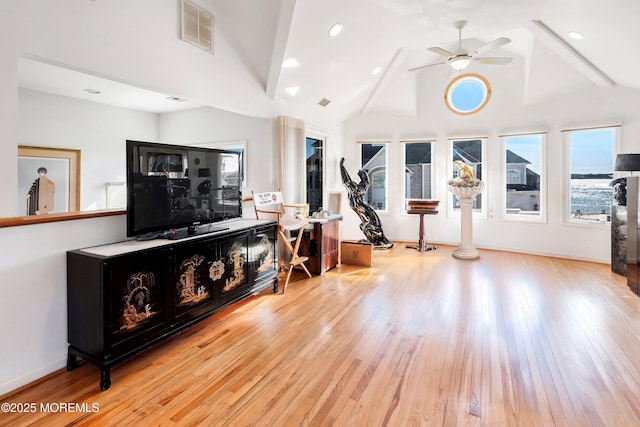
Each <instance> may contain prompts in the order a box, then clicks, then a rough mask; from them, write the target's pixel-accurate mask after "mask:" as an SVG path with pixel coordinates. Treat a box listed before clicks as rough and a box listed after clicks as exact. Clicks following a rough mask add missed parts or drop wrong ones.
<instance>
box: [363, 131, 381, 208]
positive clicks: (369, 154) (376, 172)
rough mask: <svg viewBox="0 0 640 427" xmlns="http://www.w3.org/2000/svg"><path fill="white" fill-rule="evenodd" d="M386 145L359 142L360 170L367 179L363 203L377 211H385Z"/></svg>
mask: <svg viewBox="0 0 640 427" xmlns="http://www.w3.org/2000/svg"><path fill="white" fill-rule="evenodd" d="M387 145H388V141H382V142H362V141H361V142H360V155H361V156H360V159H361V163H360V168H361V169H362V170H364V171H365V172H366V173H367V175H368V179H369V188H368V189H367V192H366V193H365V202H367V203H368V204H369V205H371V207H373V208H374V209H375V210H378V211H384V210H386V209H387Z"/></svg>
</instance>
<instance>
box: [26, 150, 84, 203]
mask: <svg viewBox="0 0 640 427" xmlns="http://www.w3.org/2000/svg"><path fill="white" fill-rule="evenodd" d="M18 209H19V212H17V214H18V215H46V214H49V213H63V212H77V211H79V210H80V150H71V149H63V148H48V147H29V146H23V145H20V146H18Z"/></svg>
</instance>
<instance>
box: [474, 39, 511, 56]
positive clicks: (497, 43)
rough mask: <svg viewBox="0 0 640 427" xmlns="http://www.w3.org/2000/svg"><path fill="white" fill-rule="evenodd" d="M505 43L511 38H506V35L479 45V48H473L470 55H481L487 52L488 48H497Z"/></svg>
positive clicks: (509, 41)
mask: <svg viewBox="0 0 640 427" xmlns="http://www.w3.org/2000/svg"><path fill="white" fill-rule="evenodd" d="M507 43H511V39H509V38H507V37H500V38H499V39H495V40H494V41H492V42H489V43H487V44H485V45H483V46H480V47H479V48H477V49H476V50H474V51H473V52H471V56H473V55H481V54H483V53H485V52H489V51H490V50H493V49H497V48H499V47H500V46H504V45H505V44H507Z"/></svg>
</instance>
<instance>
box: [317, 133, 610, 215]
mask: <svg viewBox="0 0 640 427" xmlns="http://www.w3.org/2000/svg"><path fill="white" fill-rule="evenodd" d="M563 132H565V141H566V144H567V146H566V159H567V170H568V179H567V182H568V186H567V189H566V192H565V195H566V197H565V200H566V204H567V211H568V218H567V219H568V220H569V221H571V222H609V221H610V220H611V219H610V218H611V200H612V197H613V189H612V187H610V186H609V183H610V182H611V180H612V179H613V163H614V152H615V145H616V138H617V132H618V126H612V127H603V128H593V129H580V130H568V131H563ZM546 138H547V134H546V133H531V134H518V135H509V136H502V137H501V139H502V143H503V150H504V151H503V153H504V163H503V165H502V168H503V172H502V173H503V177H504V184H503V185H504V186H503V188H504V190H503V191H504V193H503V206H502V212H503V218H505V219H511V220H525V221H527V220H530V221H544V220H546V211H547V206H546V196H545V191H546V184H545V180H546V172H545V170H546V167H547V166H546V162H545V154H544V153H545V145H546ZM485 140H486V139H485V138H465V139H450V140H449V144H450V145H449V147H450V159H451V160H450V161H451V163H450V164H451V171H452V172H451V175H450V176H451V178H455V177H456V176H457V168H456V167H455V166H454V165H453V162H455V161H456V160H460V161H462V162H464V163H466V164H467V165H469V166H470V167H471V169H472V170H473V173H474V178H476V179H483V160H484V145H485ZM307 141H308V142H307V147H308V150H311V148H310V147H316V145H314V144H317V143H320V145H319V148H315V149H316V150H318V149H319V150H321V149H322V145H321V142H322V141H317V140H312V139H308V140H307ZM310 141H312V142H310ZM313 141H315V142H313ZM389 142H390V141H375V142H374V141H359V143H360V154H361V169H363V170H364V171H365V172H366V173H367V175H368V179H369V183H368V184H369V188H368V191H367V193H366V195H365V201H366V202H367V203H369V204H370V205H371V206H372V207H373V208H374V209H376V210H386V209H387V208H388V205H387V151H388V148H389V144H388V143H389ZM400 142H401V143H402V147H403V148H404V168H403V169H404V172H403V173H404V177H403V178H402V179H403V180H404V192H403V193H402V196H401V197H402V198H403V200H402V201H403V205H404V207H405V209H406V201H407V200H408V199H431V198H433V197H434V196H433V189H432V179H433V173H432V172H433V163H432V147H433V142H434V141H432V140H413V139H412V140H400ZM320 152H321V151H320ZM309 153H311V151H308V155H309ZM312 158H313V156H310V157H308V160H307V164H308V165H307V170H308V171H310V172H311V171H313V170H314V169H313V166H312V165H311V163H310V159H312ZM312 163H313V162H312ZM321 175H322V174H321V172H320V181H319V185H320V187H319V188H320V190H319V191H320V193H321V191H322V190H321V188H322V187H321V185H322V181H321ZM365 179H366V178H365ZM308 182H311V177H309V178H308ZM311 194H312V192H311V190H309V193H308V200H309V203H310V204H311V203H312V202H311V201H312V200H313V198H312V196H311ZM450 197H452V199H451V201H452V203H451V205H450V208H451V210H450V211H449V212H455V211H459V209H460V207H459V206H458V201H457V199H456V196H455V195H453V194H451V195H450ZM484 204H486V200H485V195H484V192H483V193H481V194H480V195H478V196H476V198H475V202H474V206H473V209H474V212H484V211H485V209H484V206H483V205H484ZM484 213H486V212H484Z"/></svg>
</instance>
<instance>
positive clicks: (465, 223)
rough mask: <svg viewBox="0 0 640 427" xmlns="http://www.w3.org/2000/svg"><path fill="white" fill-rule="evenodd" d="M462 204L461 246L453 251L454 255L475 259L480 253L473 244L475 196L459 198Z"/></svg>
mask: <svg viewBox="0 0 640 427" xmlns="http://www.w3.org/2000/svg"><path fill="white" fill-rule="evenodd" d="M458 203H459V204H460V234H461V243H460V246H458V247H457V248H456V250H454V251H453V256H454V257H456V258H461V259H474V258H478V257H479V256H480V253H479V252H478V250H477V249H476V247H475V246H473V198H464V199H458Z"/></svg>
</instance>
